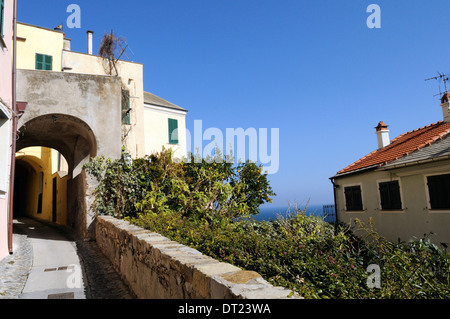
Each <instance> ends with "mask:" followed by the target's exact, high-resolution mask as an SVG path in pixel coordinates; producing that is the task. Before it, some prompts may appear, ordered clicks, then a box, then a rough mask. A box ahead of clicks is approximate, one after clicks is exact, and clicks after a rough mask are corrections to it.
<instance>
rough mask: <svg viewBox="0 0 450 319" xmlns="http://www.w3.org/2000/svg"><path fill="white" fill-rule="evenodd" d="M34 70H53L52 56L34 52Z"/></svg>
mask: <svg viewBox="0 0 450 319" xmlns="http://www.w3.org/2000/svg"><path fill="white" fill-rule="evenodd" d="M36 70H47V71H52V70H53V57H52V56H51V55H45V54H40V53H36Z"/></svg>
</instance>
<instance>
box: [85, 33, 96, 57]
mask: <svg viewBox="0 0 450 319" xmlns="http://www.w3.org/2000/svg"><path fill="white" fill-rule="evenodd" d="M86 33H87V35H88V54H91V55H92V35H93V34H94V31H87V32H86Z"/></svg>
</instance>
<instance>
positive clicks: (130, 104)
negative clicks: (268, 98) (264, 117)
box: [17, 23, 187, 158]
mask: <svg viewBox="0 0 450 319" xmlns="http://www.w3.org/2000/svg"><path fill="white" fill-rule="evenodd" d="M93 39H94V33H93V32H92V31H88V32H87V48H88V49H87V52H86V53H82V52H74V51H71V40H70V39H65V38H64V33H63V32H61V31H59V30H51V29H46V28H42V27H38V26H33V25H29V24H25V23H19V24H18V46H17V52H18V68H19V69H29V70H34V69H42V70H51V71H54V72H70V73H82V74H94V75H111V76H115V74H116V71H115V70H117V74H118V76H119V77H120V78H121V79H122V85H123V105H122V107H123V110H122V111H123V120H122V143H123V145H124V146H125V147H126V150H127V151H128V152H129V153H130V154H131V155H132V157H134V158H136V157H143V156H145V155H150V154H151V153H153V152H159V151H161V150H162V148H163V147H164V148H172V149H174V151H175V152H174V153H175V156H179V157H184V156H186V125H185V118H186V113H187V111H186V110H184V109H183V108H181V107H179V106H176V105H174V104H172V103H170V102H168V101H166V100H164V99H162V98H160V97H157V96H156V95H153V94H151V93H146V97H147V98H148V97H152V98H151V99H150V100H149V99H147V101H144V65H143V64H141V63H136V62H130V61H124V60H118V61H116V63H115V64H114V67H111V64H110V63H109V62H108V61H107V60H106V59H104V58H102V57H100V56H98V55H95V54H94V53H93V41H94V40H93ZM98 42H100V40H99V41H98ZM144 104H145V106H144ZM107 117H108V115H107V114H105V119H107ZM169 118H171V119H173V120H174V121H172V122H173V123H175V121H176V122H177V125H178V126H177V128H178V130H177V131H176V132H177V134H178V138H177V140H171V141H169V139H168V135H169V130H170V129H171V127H170V128H169ZM171 131H173V129H172V130H171ZM171 142H172V143H171ZM174 142H176V143H174Z"/></svg>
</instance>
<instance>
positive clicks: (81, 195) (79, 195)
mask: <svg viewBox="0 0 450 319" xmlns="http://www.w3.org/2000/svg"><path fill="white" fill-rule="evenodd" d="M33 146H40V147H47V148H51V149H55V150H57V151H58V152H60V153H61V154H62V155H63V156H64V158H65V159H66V161H67V164H68V167H69V169H68V180H67V190H66V191H67V204H66V207H67V212H66V214H67V217H66V218H67V226H69V227H71V228H72V229H73V230H74V231H75V233H76V234H78V235H79V236H82V237H86V236H87V234H88V227H89V224H88V222H87V215H88V210H89V207H88V205H87V197H88V196H89V194H88V191H87V190H88V186H87V180H86V175H85V174H84V172H83V170H82V166H83V164H84V163H86V162H87V161H89V160H90V158H92V157H95V156H97V140H96V136H95V135H94V133H93V131H92V129H91V128H90V127H89V125H88V124H86V123H85V122H84V121H83V120H81V119H79V118H77V117H74V116H71V115H67V114H60V113H57V114H46V115H42V116H38V117H36V118H33V119H31V120H29V121H28V122H26V123H23V124H22V125H21V126H20V127H19V128H18V139H17V152H18V153H17V154H20V151H21V150H22V149H24V148H27V147H33ZM38 161H39V159H33V158H32V156H26V158H21V157H20V156H18V157H16V164H19V165H21V166H23V167H27V166H28V168H29V169H31V168H33V166H36V165H39V163H38Z"/></svg>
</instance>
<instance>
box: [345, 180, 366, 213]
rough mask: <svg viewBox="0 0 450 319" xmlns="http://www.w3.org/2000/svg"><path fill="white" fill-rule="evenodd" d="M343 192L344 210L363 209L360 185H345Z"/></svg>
mask: <svg viewBox="0 0 450 319" xmlns="http://www.w3.org/2000/svg"><path fill="white" fill-rule="evenodd" d="M344 193H345V206H346V210H348V211H356V210H363V205H362V195H361V186H359V185H357V186H348V187H345V188H344Z"/></svg>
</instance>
